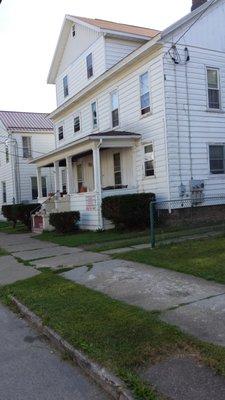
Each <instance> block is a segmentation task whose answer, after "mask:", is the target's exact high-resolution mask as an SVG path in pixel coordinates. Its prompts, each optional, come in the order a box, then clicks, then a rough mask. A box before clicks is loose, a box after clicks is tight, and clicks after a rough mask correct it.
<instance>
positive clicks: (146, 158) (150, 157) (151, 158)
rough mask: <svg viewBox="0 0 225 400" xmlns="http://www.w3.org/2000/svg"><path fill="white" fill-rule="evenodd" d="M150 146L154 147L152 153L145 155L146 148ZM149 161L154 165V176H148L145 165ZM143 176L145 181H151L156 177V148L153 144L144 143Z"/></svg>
mask: <svg viewBox="0 0 225 400" xmlns="http://www.w3.org/2000/svg"><path fill="white" fill-rule="evenodd" d="M148 146H152V152H149V153H145V148H146V147H148ZM148 154H149V155H148ZM148 161H151V162H152V165H153V171H154V174H152V175H146V169H145V163H146V162H148ZM143 175H144V179H149V178H150V179H151V178H154V177H155V147H154V143H153V142H148V143H143Z"/></svg>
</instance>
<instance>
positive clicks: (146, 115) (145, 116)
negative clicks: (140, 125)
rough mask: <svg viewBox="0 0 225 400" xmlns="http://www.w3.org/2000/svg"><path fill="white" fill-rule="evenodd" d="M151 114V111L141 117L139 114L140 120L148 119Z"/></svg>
mask: <svg viewBox="0 0 225 400" xmlns="http://www.w3.org/2000/svg"><path fill="white" fill-rule="evenodd" d="M152 114H153V113H152V111H149V112H148V113H146V114H143V115H142V114H141V115H140V119H144V118H148V117H150V116H151V115H152Z"/></svg>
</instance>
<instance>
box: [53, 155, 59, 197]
mask: <svg viewBox="0 0 225 400" xmlns="http://www.w3.org/2000/svg"><path fill="white" fill-rule="evenodd" d="M54 181H55V193H56V192H60V183H59V161H55V162H54Z"/></svg>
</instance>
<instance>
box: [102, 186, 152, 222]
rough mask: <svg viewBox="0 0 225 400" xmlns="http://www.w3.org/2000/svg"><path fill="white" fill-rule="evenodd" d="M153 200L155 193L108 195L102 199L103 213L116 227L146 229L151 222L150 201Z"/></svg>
mask: <svg viewBox="0 0 225 400" xmlns="http://www.w3.org/2000/svg"><path fill="white" fill-rule="evenodd" d="M153 200H155V195H154V194H153V193H138V194H128V195H121V196H112V197H106V198H104V199H103V200H102V213H103V216H104V217H105V218H107V219H109V220H111V221H112V222H113V223H114V225H115V227H116V229H144V228H147V227H148V226H149V223H150V211H149V210H150V202H151V201H153Z"/></svg>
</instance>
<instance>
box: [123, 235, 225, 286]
mask: <svg viewBox="0 0 225 400" xmlns="http://www.w3.org/2000/svg"><path fill="white" fill-rule="evenodd" d="M120 258H123V259H125V260H131V261H137V262H141V263H145V264H150V265H153V266H156V267H162V268H167V269H171V270H174V271H179V272H184V273H186V274H191V275H195V276H198V277H201V278H204V279H207V280H214V281H216V282H220V283H224V284H225V237H220V238H214V239H204V240H203V239H202V240H195V241H194V240H193V241H186V242H183V243H178V244H171V245H167V246H160V247H156V248H155V249H147V250H138V251H132V252H129V253H125V254H120Z"/></svg>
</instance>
